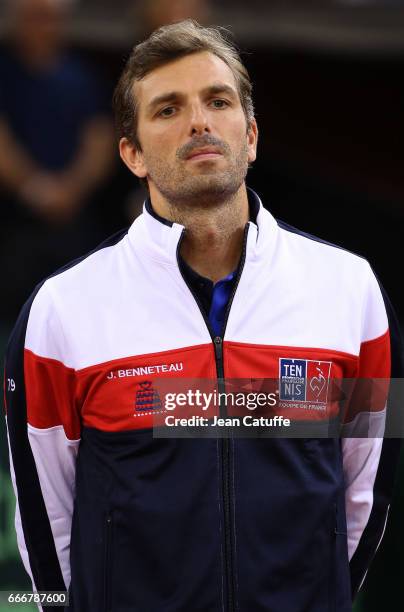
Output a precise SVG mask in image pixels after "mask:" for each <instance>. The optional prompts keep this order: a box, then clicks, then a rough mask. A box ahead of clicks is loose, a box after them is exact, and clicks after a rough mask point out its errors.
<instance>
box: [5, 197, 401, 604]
mask: <svg viewBox="0 0 404 612" xmlns="http://www.w3.org/2000/svg"><path fill="white" fill-rule="evenodd" d="M249 202H250V209H251V210H253V211H255V213H254V217H255V215H256V223H254V222H252V221H250V222H249V223H248V224H247V225H246V227H245V232H244V243H243V250H242V254H241V260H240V264H239V268H238V271H237V275H236V279H235V282H234V287H233V290H232V295H231V296H230V299H229V302H228V305H227V310H226V316H225V319H224V321H223V331H222V335H221V336H215V334H214V332H213V330H212V329H211V326H210V324H209V320H208V318H207V316H206V313H205V311H204V308H203V307H202V304H201V302H200V300H199V298H198V296H196V295H195V293H194V292H193V291H192V288H191V283H189V278H188V277H187V276H186V275H184V274H183V269H182V266H180V265H179V247H180V243H181V239H182V238H183V235H184V232H185V229H184V227H182V226H181V225H179V224H176V223H169V222H168V221H164V220H161V219H158V218H156V215H154V214H153V211H152V209H151V206H150V203H149V204H148V205H145V207H144V211H143V214H142V215H141V216H140V217H138V218H137V219H136V220H135V221H134V223H133V224H132V225H131V227H130V228H129V230H128V231H125V232H121V233H119V234H118V235H115V236H114V237H112V238H111V239H109V240H108V241H106V242H105V243H103V244H102V245H101V246H100V247H99V248H98V249H97V250H95V251H94V252H92V253H90V254H89V255H87V256H85V257H84V258H81V259H80V260H77V261H75V262H73V263H72V264H70V265H68V266H66V267H65V268H64V269H62V270H59V271H58V272H57V273H56V274H54V275H53V276H52V277H50V278H48V279H47V280H46V281H45V282H43V283H42V284H41V285H39V286H38V287H37V289H36V290H35V292H34V294H33V296H31V298H30V299H29V301H28V302H27V303H26V305H25V306H24V308H23V309H22V312H21V314H20V317H19V319H18V321H17V324H16V326H15V328H14V331H13V334H12V336H11V339H10V342H9V346H8V350H7V356H6V364H5V396H6V416H7V426H8V435H9V443H10V464H11V473H12V479H13V484H14V488H15V492H16V498H17V509H16V529H17V536H18V544H19V548H20V552H21V556H22V560H23V562H24V565H25V568H26V570H27V572H28V573H29V575H30V576H31V579H32V582H33V587H34V588H35V589H36V590H41V591H43V590H66V589H69V594H70V606H69V610H72V611H74V612H236V611H237V612H261V611H262V612H264V611H266V612H331V611H333V612H348V611H349V610H351V607H352V603H351V602H352V596H353V595H354V594H355V593H356V591H357V590H358V588H359V587H360V585H361V583H362V581H363V579H364V576H365V574H366V571H367V568H368V565H369V562H370V560H371V558H372V557H373V555H374V553H375V550H376V548H377V546H378V544H379V542H380V539H381V537H382V533H383V530H384V527H385V522H386V517H387V512H388V505H389V497H390V493H391V488H392V483H393V464H394V462H395V459H396V454H397V447H396V445H395V444H394V441H392V440H387V439H385V440H383V438H381V437H378V438H377V437H374V438H355V437H345V438H343V439H339V438H338V437H329V438H303V439H301V438H295V439H292V438H290V439H285V438H275V439H269V438H232V437H229V438H224V439H198V438H191V439H186V438H185V439H180V438H172V439H158V438H153V435H152V423H153V418H154V417H153V412H154V410H155V407H154V405H153V402H152V403H151V405H150V406H149V409H148V410H144V406H142V403H141V402H139V401H138V398H139V397H141V393H142V389H144V388H145V386H146V387H147V386H148V385H149V386H150V384H152V383H153V380H155V379H157V378H159V377H160V378H161V377H162V376H164V377H167V378H172V379H175V378H179V377H187V378H204V379H215V378H217V379H223V378H224V377H225V378H232V379H237V378H243V379H257V378H270V377H273V378H276V377H278V376H282V368H284V366H285V364H286V365H287V364H289V365H290V363H294V364H296V363H297V364H299V365H300V367H301V368H303V371H304V372H306V374H304V375H303V379H301V380H303V383H304V384H305V383H306V382H307V381H306V378H307V372H308V371H309V369H310V367H313V364H314V365H315V367H316V368H319V369H320V370H321V369H322V371H324V372H327V374H328V375H329V376H330V377H331V378H332V377H334V378H389V377H390V376H400V375H401V369H400V368H401V365H400V354H399V347H398V334H397V326H396V323H395V321H394V318H393V316H392V313H391V308H390V306H389V303H388V300H387V298H383V295H382V290H381V288H380V286H379V284H378V282H377V280H376V278H375V275H374V274H373V272H372V270H371V268H370V266H369V264H368V263H367V261H366V260H365V259H363V258H362V257H359V256H357V255H354V254H352V253H350V252H347V251H345V250H343V249H341V248H338V247H336V246H334V245H330V244H328V243H325V242H323V241H321V240H319V239H316V238H314V237H312V236H309V235H307V234H304V233H302V232H300V231H298V230H296V229H294V228H292V227H290V226H287V225H285V224H284V223H281V222H278V221H276V220H275V219H274V218H273V216H272V215H271V214H270V213H269V212H268V211H267V210H266V209H265V208H264V207H263V205H262V203H261V202H260V200H259V198H258V196H257V195H256V194H255V193H254V192H252V191H249ZM305 376H306V378H305ZM139 394H140V395H139ZM301 405H302V409H303V410H304V407H305V404H304V402H303V403H302V404H301ZM156 406H157V407H158V404H157V405H156ZM160 408H161V407H160ZM385 410H386V409H385V406H382V407H381V408H380V411H379V412H378V414H377V415H376V418H378V419H382V421H383V419H384V418H385ZM368 416H369V415H368ZM360 418H361V414H360V413H358V414H357V415H356V416H355V421H357V420H358V419H360ZM348 425H349V423H348ZM49 609H51V608H49ZM55 609H56V608H55ZM59 609H60V608H59Z"/></svg>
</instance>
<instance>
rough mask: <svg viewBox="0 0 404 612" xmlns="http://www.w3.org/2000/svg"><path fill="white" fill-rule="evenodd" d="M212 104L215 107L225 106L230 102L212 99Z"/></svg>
mask: <svg viewBox="0 0 404 612" xmlns="http://www.w3.org/2000/svg"><path fill="white" fill-rule="evenodd" d="M212 104H213V106H214V107H215V108H225V107H226V106H228V103H227V102H226V100H220V99H218V100H212Z"/></svg>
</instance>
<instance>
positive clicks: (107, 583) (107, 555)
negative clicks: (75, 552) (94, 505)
mask: <svg viewBox="0 0 404 612" xmlns="http://www.w3.org/2000/svg"><path fill="white" fill-rule="evenodd" d="M111 542H112V513H110V512H108V514H107V517H106V524H105V548H104V610H105V612H112V605H111V570H112V568H111Z"/></svg>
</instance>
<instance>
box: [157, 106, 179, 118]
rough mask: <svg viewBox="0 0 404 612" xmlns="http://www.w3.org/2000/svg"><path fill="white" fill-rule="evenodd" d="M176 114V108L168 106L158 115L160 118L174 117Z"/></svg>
mask: <svg viewBox="0 0 404 612" xmlns="http://www.w3.org/2000/svg"><path fill="white" fill-rule="evenodd" d="M174 112H175V108H174V106H166V108H163V109H162V110H161V111H160V112H159V113H158V114H159V117H171V115H173V114H174Z"/></svg>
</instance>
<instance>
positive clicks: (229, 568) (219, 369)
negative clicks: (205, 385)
mask: <svg viewBox="0 0 404 612" xmlns="http://www.w3.org/2000/svg"><path fill="white" fill-rule="evenodd" d="M248 229H249V224H247V225H246V227H245V229H244V236H243V245H242V250H241V258H240V263H239V267H238V271H237V276H236V279H235V281H234V286H233V291H232V293H231V295H230V298H229V301H228V304H227V308H226V312H225V317H224V322H223V329H222V336H215V335H214V333H213V330H212V328H211V325H210V322H209V319H208V317H207V316H206V314H205V312H204V309H203V306H202V304H201V302H200V300H199V299H198V297H197V296H196V295H195V294H194V292H193V291H192V289H191V287H190V286H189V285H188V283H187V281H186V279H185V277H184V275H183V274H182V271H181V266H180V265H179V252H180V246H181V242H182V240H183V237H184V233H185V229H183V230H182V233H181V236H180V239H179V241H178V245H177V263H178V268H179V270H180V273H181V276H182V278H183V280H184V282H185V284H186V285H187V287H188V289H189V290H190V292H191V294H192V295H193V297H194V300H195V301H196V303H197V305H198V307H199V310H200V311H201V314H202V317H203V320H204V321H205V324H206V327H207V328H208V331H209V334H210V337H211V338H212V340H213V345H214V350H215V362H216V373H217V379H218V391H219V393H221V392H222V391H225V384H224V366H223V338H224V335H225V331H226V327H227V321H228V319H229V315H230V309H231V306H232V303H233V300H234V296H235V294H236V291H237V287H238V284H239V282H240V278H241V274H242V272H243V269H244V264H245V259H246V251H247V237H248ZM219 413H220V416H221V417H225V416H226V415H227V410H226V406H225V405H222V404H220V405H219ZM219 445H220V460H221V471H222V497H223V515H224V565H225V585H226V591H227V612H235V610H236V603H235V602H236V589H235V582H234V575H235V571H233V564H234V550H233V542H234V533H233V525H232V521H231V515H232V509H233V507H234V500H233V495H232V486H231V484H232V483H231V476H232V455H231V447H230V440H229V439H228V438H220V439H219Z"/></svg>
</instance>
